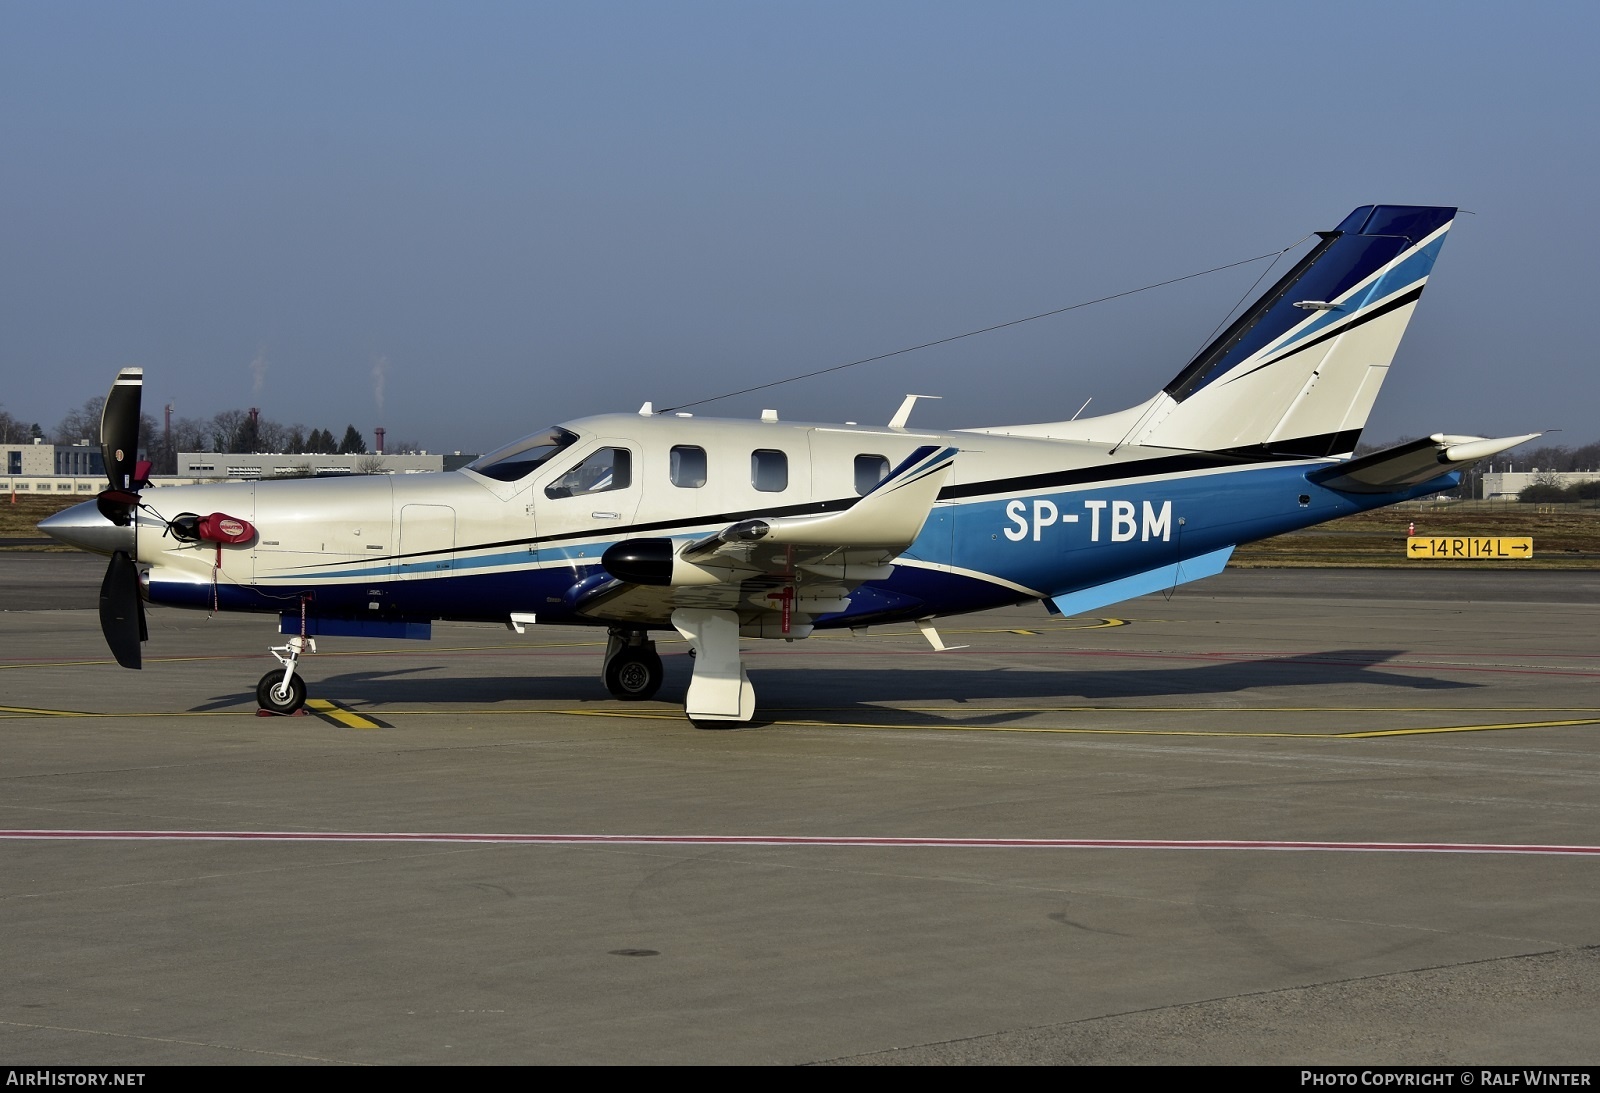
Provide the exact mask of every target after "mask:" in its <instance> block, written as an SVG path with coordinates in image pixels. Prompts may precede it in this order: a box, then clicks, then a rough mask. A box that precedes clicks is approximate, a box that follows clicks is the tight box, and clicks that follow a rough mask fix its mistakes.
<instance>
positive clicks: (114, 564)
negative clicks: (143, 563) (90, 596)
mask: <svg viewBox="0 0 1600 1093" xmlns="http://www.w3.org/2000/svg"><path fill="white" fill-rule="evenodd" d="M100 630H101V632H103V633H104V634H105V636H106V645H108V646H110V648H111V655H112V656H114V657H116V658H117V663H118V664H120V665H122V666H123V667H124V668H139V667H142V666H143V665H142V663H141V659H140V655H139V643H140V642H141V641H143V640H144V638H145V634H146V630H145V623H144V605H143V604H142V603H140V602H139V570H138V569H137V568H136V567H135V566H134V564H133V559H132V558H130V557H128V555H127V553H126V552H124V551H121V550H119V551H117V552H116V553H114V554H112V555H111V564H110V565H108V566H106V576H105V579H104V580H103V581H101V582H100Z"/></svg>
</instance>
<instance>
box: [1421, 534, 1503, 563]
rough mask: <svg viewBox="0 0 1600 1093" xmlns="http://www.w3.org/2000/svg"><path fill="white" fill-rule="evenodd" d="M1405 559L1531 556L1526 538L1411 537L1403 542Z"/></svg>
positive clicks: (1483, 536)
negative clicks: (1404, 544)
mask: <svg viewBox="0 0 1600 1093" xmlns="http://www.w3.org/2000/svg"><path fill="white" fill-rule="evenodd" d="M1406 557H1407V558H1511V559H1518V560H1520V559H1524V558H1531V557H1533V539H1532V538H1530V537H1528V536H1519V537H1512V538H1506V537H1494V536H1487V535H1413V536H1412V537H1410V538H1409V539H1407V540H1406Z"/></svg>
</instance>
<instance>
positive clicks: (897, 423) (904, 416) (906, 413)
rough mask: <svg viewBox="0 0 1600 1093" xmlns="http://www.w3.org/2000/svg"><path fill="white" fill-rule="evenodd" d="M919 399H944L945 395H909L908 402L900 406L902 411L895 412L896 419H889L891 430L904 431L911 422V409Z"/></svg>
mask: <svg viewBox="0 0 1600 1093" xmlns="http://www.w3.org/2000/svg"><path fill="white" fill-rule="evenodd" d="M919 398H944V396H943V395H907V396H906V400H905V401H904V402H902V403H901V404H900V409H898V410H896V411H895V412H894V417H892V418H890V419H889V428H891V429H904V428H905V427H906V422H908V421H910V420H911V408H912V407H913V406H915V405H916V404H917V400H918V399H919Z"/></svg>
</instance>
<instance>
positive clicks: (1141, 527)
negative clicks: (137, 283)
mask: <svg viewBox="0 0 1600 1093" xmlns="http://www.w3.org/2000/svg"><path fill="white" fill-rule="evenodd" d="M1329 465H1330V464H1327V463H1323V462H1314V463H1296V464H1290V465H1276V466H1261V467H1251V468H1248V469H1240V470H1231V471H1219V472H1214V473H1203V474H1192V475H1189V476H1183V477H1170V478H1158V479H1146V480H1138V479H1134V480H1126V481H1122V482H1113V483H1110V484H1107V485H1096V486H1093V487H1089V488H1078V489H1048V490H1041V491H1036V492H1033V493H1018V494H1016V495H1013V496H1001V497H991V498H985V499H982V500H976V501H965V502H961V503H958V504H949V505H947V504H941V505H938V506H936V507H935V508H934V510H933V513H931V514H930V517H929V520H928V523H927V524H926V525H925V526H924V529H923V532H922V534H921V535H920V536H919V537H918V539H917V541H916V542H915V543H913V544H912V546H911V547H910V549H908V550H907V551H906V557H908V558H915V559H920V560H922V561H925V562H928V563H931V564H932V565H934V566H953V567H954V568H956V569H959V570H965V571H969V572H970V573H975V574H977V575H978V576H968V575H963V574H960V573H949V572H945V571H943V570H942V569H939V568H927V567H924V566H897V567H896V568H895V571H894V574H893V575H892V576H891V577H890V578H889V579H888V580H886V581H878V582H871V583H869V584H866V585H863V586H861V588H860V589H858V590H857V591H856V592H854V593H852V601H851V606H850V608H849V609H848V610H847V611H845V612H842V613H840V614H837V615H830V616H826V617H824V618H823V619H820V620H818V624H819V625H821V626H844V625H850V624H851V623H852V622H854V621H856V620H858V619H869V620H872V621H891V620H893V619H898V618H919V617H922V616H926V615H950V614H960V613H962V612H965V611H975V610H982V609H985V608H989V607H996V606H1001V605H1004V604H1010V603H1018V602H1021V601H1023V600H1026V599H1029V598H1030V597H1029V595H1028V594H1027V593H1025V592H1019V591H1017V589H1016V588H1014V587H1010V586H1011V585H1020V586H1022V587H1024V588H1027V589H1032V590H1035V591H1037V592H1039V593H1041V594H1043V595H1046V596H1061V595H1066V594H1070V593H1072V592H1076V591H1079V590H1082V589H1085V588H1092V587H1095V586H1098V585H1102V584H1105V583H1107V582H1110V581H1115V580H1119V579H1121V578H1123V577H1126V576H1128V575H1130V574H1135V573H1142V572H1146V571H1148V570H1152V569H1155V568H1157V567H1159V566H1164V565H1171V564H1172V563H1173V562H1176V561H1178V560H1180V559H1185V558H1194V557H1198V556H1200V555H1204V554H1210V553H1212V552H1213V551H1216V550H1219V549H1222V548H1223V547H1227V546H1231V545H1234V544H1238V543H1244V542H1250V541H1253V540H1257V539H1264V538H1267V537H1269V536H1272V535H1280V534H1282V533H1284V532H1287V531H1293V530H1296V529H1298V528H1303V527H1309V526H1311V525H1313V524H1318V523H1322V522H1323V521H1326V520H1331V519H1334V518H1336V517H1339V516H1345V515H1349V514H1350V513H1353V512H1360V511H1363V510H1366V509H1371V508H1378V507H1381V506H1383V505H1388V504H1393V503H1394V502H1396V501H1402V500H1407V499H1409V498H1413V497H1421V496H1425V495H1427V494H1430V493H1435V492H1437V491H1439V490H1441V489H1447V488H1449V487H1451V486H1453V485H1455V484H1456V482H1457V481H1458V480H1459V476H1458V475H1456V474H1454V473H1451V474H1447V475H1443V476H1441V477H1439V478H1436V479H1434V480H1432V481H1431V482H1427V483H1424V484H1423V485H1420V486H1416V487H1413V488H1411V489H1409V490H1406V491H1403V492H1401V493H1397V494H1367V495H1350V494H1344V493H1339V492H1337V491H1335V490H1329V489H1325V488H1323V487H1321V486H1318V485H1316V484H1314V483H1312V482H1309V481H1308V480H1307V478H1306V475H1307V473H1308V472H1309V471H1312V470H1316V469H1319V468H1323V467H1327V466H1329ZM1302 496H1304V497H1305V498H1306V499H1307V500H1306V503H1305V504H1304V505H1302V504H1301V503H1300V498H1301V497H1302ZM1072 517H1075V518H1076V519H1075V520H1074V519H1069V518H1072ZM626 537H627V535H626V533H623V534H622V535H620V536H619V538H626ZM611 541H612V540H602V541H591V542H585V543H582V544H578V545H572V546H565V545H562V546H549V547H546V546H541V547H540V548H539V551H538V553H537V554H536V555H535V554H531V553H529V552H528V550H527V547H526V546H523V547H519V548H515V549H509V550H500V551H495V552H494V553H491V554H485V555H472V556H468V557H460V556H458V557H456V558H455V560H454V562H453V568H452V569H449V570H430V571H429V572H430V574H432V575H429V576H427V577H423V578H420V579H413V580H393V579H389V577H388V574H390V573H392V572H394V571H395V570H398V569H400V568H402V567H400V566H395V565H393V564H388V565H383V566H373V567H372V568H362V569H354V568H352V569H348V570H342V571H339V572H338V573H319V574H318V575H317V578H316V579H315V581H314V582H313V581H310V580H308V581H306V582H305V583H303V584H300V583H296V582H293V581H284V582H282V583H274V584H271V585H256V586H242V585H229V584H222V585H221V586H219V587H218V588H217V589H216V591H215V593H214V594H215V596H216V599H217V601H218V602H219V603H220V604H221V606H223V607H225V608H229V609H234V610H249V611H282V610H285V609H286V606H285V605H286V604H287V605H290V606H293V605H295V604H296V603H297V602H298V597H299V595H300V594H301V593H302V592H304V593H307V594H309V595H310V596H312V597H313V599H312V601H311V603H312V607H311V610H312V611H314V612H316V613H329V614H331V613H363V612H366V611H369V610H378V611H381V612H382V613H384V614H388V615H395V616H405V617H417V618H423V617H427V618H452V619H483V620H492V621H503V620H504V619H505V618H506V617H507V616H508V615H509V614H510V613H512V612H531V613H537V614H538V615H539V617H540V619H541V620H542V621H550V622H571V623H578V624H594V625H604V624H605V623H604V620H599V619H591V618H586V617H583V616H580V615H576V614H574V613H572V611H571V608H570V607H569V606H567V605H566V604H565V603H564V602H563V599H564V597H565V593H566V592H567V590H568V589H570V588H571V587H572V586H573V585H574V584H575V583H577V582H579V581H582V580H584V579H585V578H588V577H591V576H594V575H595V574H598V573H602V572H603V570H602V568H601V566H600V564H599V559H600V555H601V554H602V553H603V552H604V550H605V548H606V547H607V546H608V545H610V543H611ZM552 562H555V563H556V564H551V563H552ZM513 566H515V567H516V568H510V567H513ZM491 569H494V571H489V570H491ZM474 571H476V572H474ZM159 573H160V570H159V568H157V569H156V570H155V571H154V572H153V574H152V579H151V584H150V599H151V601H152V602H154V603H166V604H173V605H178V606H188V607H209V606H211V604H212V597H213V589H212V586H211V585H210V584H200V583H190V582H172V581H162V580H160V579H159ZM982 575H990V576H993V577H994V578H996V579H997V580H996V581H995V582H989V581H985V580H983V579H982ZM340 578H342V579H340ZM999 582H1006V583H999ZM373 603H377V604H379V607H378V608H376V609H374V608H372V606H371V605H372V604H373ZM665 625H666V620H664V619H663V620H661V623H660V626H661V627H665Z"/></svg>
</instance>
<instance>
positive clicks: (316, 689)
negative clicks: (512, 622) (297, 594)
mask: <svg viewBox="0 0 1600 1093" xmlns="http://www.w3.org/2000/svg"><path fill="white" fill-rule="evenodd" d="M1401 655H1403V651H1402V650H1392V649H1337V650H1329V651H1326V652H1316V653H1300V654H1296V655H1294V656H1287V657H1257V658H1251V659H1248V660H1225V661H1218V662H1215V663H1207V664H1196V665H1185V666H1184V667H1151V668H1143V667H1140V668H1135V667H1128V668H1125V669H1119V670H1112V671H1107V670H1103V669H1097V670H1091V671H1079V670H1072V669H1057V670H1043V669H1037V668H1023V667H1015V668H1001V669H994V668H980V667H977V666H976V665H974V666H973V667H970V668H968V667H963V666H962V665H961V664H960V662H959V661H956V662H955V663H954V664H950V663H948V662H946V661H943V660H941V661H939V662H936V663H937V664H938V667H937V668H935V667H934V666H933V665H932V664H930V669H932V670H929V669H908V668H882V667H871V668H853V667H845V666H835V667H830V668H827V669H819V668H817V667H815V666H814V665H799V664H797V665H795V666H794V667H793V668H788V667H785V666H784V665H783V663H782V658H777V657H775V658H772V659H771V660H766V661H758V662H757V663H756V664H755V665H754V671H752V673H751V678H752V680H753V681H754V682H755V684H756V693H757V695H758V696H759V703H760V705H761V706H764V707H766V708H768V709H777V708H790V709H807V708H809V709H817V710H826V711H829V712H836V713H844V714H848V715H849V716H851V717H859V716H860V713H863V712H867V711H871V712H872V713H874V714H884V713H886V712H888V711H885V710H884V709H883V707H882V706H881V705H879V704H880V703H885V702H890V703H893V702H955V703H958V704H965V703H967V702H973V701H1006V702H1017V701H1030V702H1038V701H1046V702H1060V703H1063V704H1068V705H1071V704H1074V703H1082V702H1099V701H1111V700H1118V699H1121V700H1129V699H1133V700H1140V699H1162V698H1173V697H1183V696H1193V695H1226V694H1239V693H1243V692H1248V691H1270V690H1276V689H1278V688H1285V687H1331V688H1340V689H1344V690H1345V691H1346V692H1347V693H1346V694H1345V695H1344V696H1343V698H1342V699H1341V700H1342V701H1350V696H1349V694H1348V691H1349V689H1357V690H1360V689H1365V688H1369V687H1383V688H1402V689H1407V690H1428V691H1437V690H1458V689H1461V688H1476V687H1480V686H1482V684H1478V683H1469V682H1463V681H1460V680H1452V679H1441V678H1439V677H1437V676H1431V675H1422V674H1419V672H1418V670H1417V669H1415V668H1403V669H1401V670H1399V671H1381V670H1379V669H1382V668H1384V667H1385V666H1386V665H1387V664H1388V663H1389V662H1390V661H1391V660H1392V659H1394V658H1395V657H1398V656H1401ZM664 660H665V664H666V669H667V679H666V683H665V684H664V685H663V686H662V688H661V691H660V693H659V695H658V696H657V698H656V700H654V701H651V702H645V703H621V702H615V700H613V699H610V698H609V697H608V696H607V695H606V694H605V692H604V689H603V687H602V685H601V683H600V680H599V679H598V678H597V676H598V672H588V671H585V672H580V673H576V674H560V675H528V676H513V675H492V676H459V675H455V676H450V677H437V676H428V675H425V673H431V672H434V671H437V669H434V668H428V667H423V668H406V669H400V670H395V671H381V670H368V671H358V672H345V673H341V674H338V675H332V676H325V677H322V678H318V676H317V673H316V672H315V670H314V668H313V671H312V672H311V673H310V675H309V682H310V686H311V695H312V697H313V698H325V699H328V700H330V701H333V702H338V703H355V704H358V705H359V706H361V707H362V708H365V709H370V710H372V712H374V713H379V714H381V713H382V711H383V709H384V708H385V707H397V706H414V705H434V706H440V707H443V709H442V710H441V712H448V710H449V708H450V707H451V706H461V705H469V704H481V703H499V702H551V701H560V702H573V703H582V704H586V705H587V704H590V703H602V702H603V703H613V704H615V705H617V706H619V707H622V708H633V709H639V710H641V711H642V710H645V709H654V708H658V707H659V706H661V705H663V704H676V703H680V702H682V700H683V692H684V689H685V687H686V686H687V684H688V678H687V677H688V675H689V672H688V668H689V665H688V661H687V657H684V656H681V655H669V656H667V657H666V658H664ZM500 663H503V661H502V662H500ZM1402 673H1403V674H1402ZM819 677H824V678H819ZM254 697H255V696H254V694H253V693H250V692H241V693H234V694H227V695H217V696H215V697H214V698H213V699H212V700H211V701H210V702H207V703H206V704H204V705H201V706H196V707H193V709H194V710H195V711H196V712H199V711H206V710H215V709H223V708H226V707H229V706H237V705H241V704H243V703H247V702H252V701H254ZM971 712H977V711H970V712H964V713H963V720H970V714H971ZM928 713H929V711H926V710H923V711H919V714H920V715H922V716H926V715H927V714H928ZM1000 716H1002V717H1011V716H1014V715H1012V714H1010V713H1006V714H1002V715H1000Z"/></svg>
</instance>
